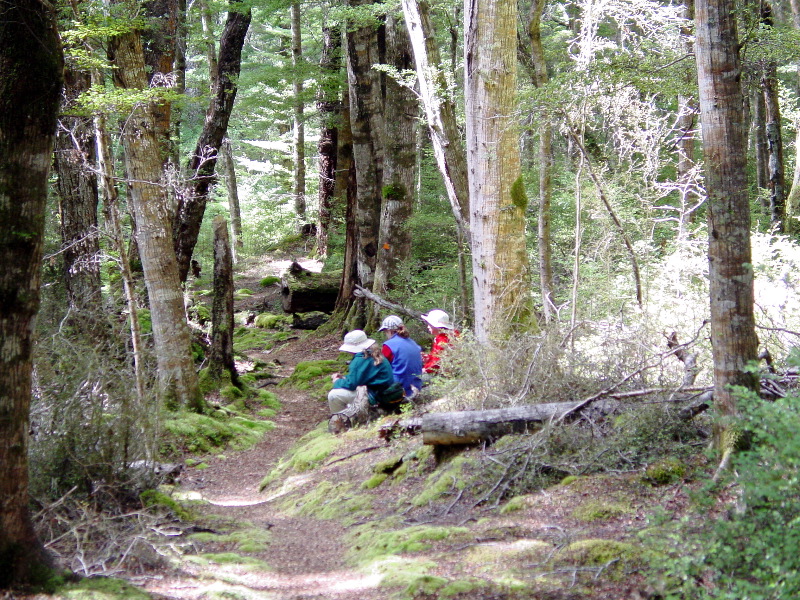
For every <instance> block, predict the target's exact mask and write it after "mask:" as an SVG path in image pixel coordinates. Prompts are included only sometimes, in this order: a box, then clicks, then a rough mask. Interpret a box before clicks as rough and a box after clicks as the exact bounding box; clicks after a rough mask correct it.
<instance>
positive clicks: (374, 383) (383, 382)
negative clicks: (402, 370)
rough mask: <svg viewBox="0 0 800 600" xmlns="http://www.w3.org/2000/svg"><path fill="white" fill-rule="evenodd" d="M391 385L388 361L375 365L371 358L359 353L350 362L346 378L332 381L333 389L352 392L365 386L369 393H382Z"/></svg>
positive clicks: (392, 381) (390, 371) (391, 379)
mask: <svg viewBox="0 0 800 600" xmlns="http://www.w3.org/2000/svg"><path fill="white" fill-rule="evenodd" d="M392 383H394V377H393V376H392V365H391V364H389V361H388V360H384V361H382V362H381V364H379V365H376V364H375V360H374V359H373V358H372V357H371V356H365V355H364V353H363V352H360V353H359V354H356V355H355V356H353V360H351V361H350V367H349V368H348V369H347V376H346V377H342V378H341V379H337V380H336V381H334V382H333V387H334V389H337V388H344V389H346V390H351V391H352V390H355V389H356V388H357V387H358V386H360V385H365V386H367V389H368V390H369V391H370V392H376V391H378V392H382V391H383V390H385V389H386V388H387V387H389V386H390V385H391V384H392Z"/></svg>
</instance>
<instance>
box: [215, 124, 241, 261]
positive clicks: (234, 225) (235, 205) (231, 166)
mask: <svg viewBox="0 0 800 600" xmlns="http://www.w3.org/2000/svg"><path fill="white" fill-rule="evenodd" d="M220 155H221V158H222V168H223V170H224V172H225V189H227V190H228V210H229V211H230V213H231V234H232V237H233V240H231V242H232V243H231V258H232V259H233V263H234V264H236V263H237V262H238V253H239V252H238V251H239V249H241V248H242V247H243V245H244V244H243V242H242V211H241V209H240V207H239V186H238V183H237V180H236V163H235V162H234V161H233V151H232V150H231V141H230V140H229V139H228V138H225V139H224V140H222V147H221V148H220Z"/></svg>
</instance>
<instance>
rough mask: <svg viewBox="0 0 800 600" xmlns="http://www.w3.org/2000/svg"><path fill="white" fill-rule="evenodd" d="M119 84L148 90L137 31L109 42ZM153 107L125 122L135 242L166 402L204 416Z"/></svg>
mask: <svg viewBox="0 0 800 600" xmlns="http://www.w3.org/2000/svg"><path fill="white" fill-rule="evenodd" d="M109 57H110V58H111V60H112V63H113V64H114V67H115V69H114V82H115V84H116V85H117V86H118V87H120V88H123V89H129V90H141V89H146V88H147V85H148V84H147V76H146V72H145V64H144V55H143V52H142V45H141V38H140V36H139V33H138V32H137V31H135V30H133V31H130V32H128V33H125V34H122V35H118V36H115V37H113V38H112V39H111V40H110V41H109ZM152 110H153V109H152V106H151V105H148V104H144V103H142V104H139V105H137V106H136V107H135V108H134V109H133V112H132V113H131V114H130V115H129V116H128V117H127V118H126V119H125V126H124V128H123V131H122V144H123V147H124V149H125V168H126V171H127V175H128V177H129V178H130V182H129V187H128V189H129V192H130V198H131V202H132V204H133V208H134V216H135V220H136V240H137V244H138V247H139V256H140V258H141V260H142V268H143V270H144V280H145V285H146V287H147V295H148V298H149V301H150V314H151V318H152V324H153V342H154V345H155V353H156V360H157V363H158V382H159V391H160V394H161V398H162V400H163V401H164V402H166V403H167V405H168V406H172V407H175V406H188V407H190V408H192V409H193V410H201V409H202V407H203V399H202V397H201V396H200V392H199V388H198V384H197V374H196V373H195V369H194V363H193V361H192V352H191V336H190V334H189V326H188V325H187V323H186V314H185V308H184V303H183V291H182V288H181V282H180V278H179V276H178V263H177V261H176V260H175V254H174V251H173V246H172V235H171V228H170V216H171V215H170V210H169V202H168V200H167V194H166V189H165V186H164V184H163V182H162V164H163V163H162V160H161V155H160V153H159V140H158V135H157V130H156V126H155V119H154V116H153V113H152Z"/></svg>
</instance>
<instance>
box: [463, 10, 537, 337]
mask: <svg viewBox="0 0 800 600" xmlns="http://www.w3.org/2000/svg"><path fill="white" fill-rule="evenodd" d="M465 10H466V14H465V18H466V31H465V40H464V53H465V77H466V84H465V105H466V115H467V165H468V169H467V174H468V178H469V197H470V213H471V214H470V230H471V236H472V238H471V245H472V277H473V291H474V302H475V334H476V337H477V338H478V339H479V340H481V341H484V340H487V339H488V338H489V337H491V336H493V335H496V334H501V333H502V332H504V331H507V330H508V329H509V327H511V326H512V325H513V324H514V323H517V322H522V323H525V324H526V325H529V324H530V323H531V321H530V319H531V318H532V310H531V297H530V272H529V267H528V254H527V251H526V248H525V210H526V209H527V204H528V202H527V197H526V195H525V186H524V185H523V181H522V175H521V169H520V155H519V135H518V132H517V127H516V123H515V121H514V107H515V102H514V100H515V94H516V89H517V88H516V79H517V77H516V73H517V55H516V54H517V32H516V23H517V4H516V2H514V1H513V0H497V1H490V0H470V1H469V2H468V3H467V4H466V7H465Z"/></svg>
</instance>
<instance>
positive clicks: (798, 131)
mask: <svg viewBox="0 0 800 600" xmlns="http://www.w3.org/2000/svg"><path fill="white" fill-rule="evenodd" d="M790 4H791V7H792V25H793V27H794V29H795V31H800V1H798V0H790ZM795 92H796V93H797V92H800V66H798V67H797V73H796V78H795ZM794 128H795V138H794V147H795V148H800V119H795V123H794ZM798 232H800V152H795V159H794V175H793V176H792V189H791V190H790V191H789V194H788V196H787V198H786V233H788V234H790V235H796V234H797V233H798Z"/></svg>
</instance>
